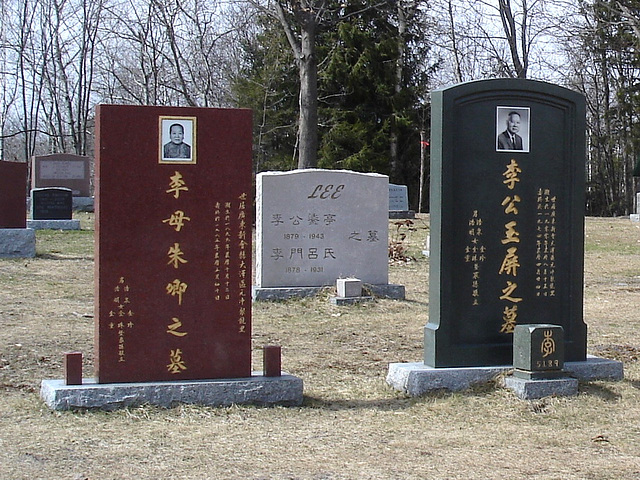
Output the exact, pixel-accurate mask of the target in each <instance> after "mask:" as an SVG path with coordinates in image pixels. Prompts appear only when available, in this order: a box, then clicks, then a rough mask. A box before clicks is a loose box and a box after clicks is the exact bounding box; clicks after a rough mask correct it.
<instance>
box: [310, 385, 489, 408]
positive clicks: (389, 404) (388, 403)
mask: <svg viewBox="0 0 640 480" xmlns="http://www.w3.org/2000/svg"><path fill="white" fill-rule="evenodd" d="M500 388H501V387H500V386H499V384H498V383H497V381H491V382H486V383H482V384H476V385H472V386H471V387H469V388H467V389H465V390H462V391H456V392H453V391H450V390H447V389H438V390H432V391H429V392H425V393H424V394H422V395H419V396H416V397H411V396H403V395H402V394H401V393H399V392H396V393H398V396H397V397H388V398H371V399H342V398H341V399H331V398H320V397H312V396H309V395H305V396H304V401H303V406H304V407H307V408H316V409H326V410H334V411H341V410H357V409H365V410H380V411H401V410H405V409H407V408H411V407H413V406H414V405H419V404H423V403H433V402H435V401H438V400H446V399H449V398H452V397H455V396H460V395H462V396H466V397H486V396H488V395H493V394H495V392H496V391H497V390H499V389H500Z"/></svg>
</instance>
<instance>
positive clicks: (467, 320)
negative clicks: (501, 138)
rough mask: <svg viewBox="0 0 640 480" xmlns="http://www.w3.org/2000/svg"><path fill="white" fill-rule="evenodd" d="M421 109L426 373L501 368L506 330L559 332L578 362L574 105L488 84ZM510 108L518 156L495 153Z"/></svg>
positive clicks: (578, 118)
mask: <svg viewBox="0 0 640 480" xmlns="http://www.w3.org/2000/svg"><path fill="white" fill-rule="evenodd" d="M432 98H433V104H432V109H433V114H432V132H431V134H432V143H431V145H432V150H431V152H432V158H431V241H432V250H431V260H430V277H429V278H430V279H429V289H430V294H429V322H428V324H427V325H426V326H425V359H424V360H425V364H426V365H428V366H432V367H454V366H458V367H467V366H489V365H510V364H511V363H512V352H513V338H512V335H513V333H512V332H513V329H514V327H515V325H516V324H532V323H536V324H537V323H541V324H555V325H561V326H562V327H563V328H564V334H565V345H564V347H565V355H566V358H565V359H566V360H567V361H581V360H585V359H586V325H585V324H584V322H583V318H582V298H583V292H582V288H583V255H584V247H583V236H584V233H583V232H584V195H585V194H584V188H585V181H584V172H585V169H584V158H585V104H584V99H583V97H582V96H581V95H580V94H578V93H575V92H572V91H569V90H567V89H564V88H561V87H558V86H555V85H551V84H547V83H542V82H535V81H529V80H511V79H499V80H486V81H479V82H471V83H466V84H462V85H458V86H455V87H452V88H448V89H444V90H438V91H435V92H434V93H433V97H432ZM498 107H503V108H501V109H499V108H498ZM514 109H518V111H520V112H521V113H522V115H521V120H522V122H521V125H520V127H521V129H520V132H519V135H520V136H521V137H523V150H520V151H500V150H498V148H497V136H498V134H500V133H501V132H502V131H504V130H505V124H506V122H505V119H506V115H507V114H508V113H509V112H510V111H512V110H514ZM498 111H500V112H501V117H500V120H498V116H497V113H498Z"/></svg>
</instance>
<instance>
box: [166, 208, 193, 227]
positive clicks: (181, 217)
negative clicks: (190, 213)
mask: <svg viewBox="0 0 640 480" xmlns="http://www.w3.org/2000/svg"><path fill="white" fill-rule="evenodd" d="M190 220H191V217H187V216H186V215H185V213H184V212H183V211H182V210H176V211H175V212H173V213H172V214H171V215H170V216H169V218H165V219H164V220H162V223H167V224H169V225H170V226H172V227H173V228H174V229H175V231H176V232H179V231H180V230H182V227H183V226H184V222H188V221H190Z"/></svg>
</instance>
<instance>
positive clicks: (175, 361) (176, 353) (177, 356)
mask: <svg viewBox="0 0 640 480" xmlns="http://www.w3.org/2000/svg"><path fill="white" fill-rule="evenodd" d="M186 369H187V366H186V364H185V362H184V359H183V358H182V350H180V349H179V348H176V349H175V350H171V352H170V353H169V364H168V365H167V370H168V371H169V373H172V374H175V373H181V372H183V371H184V370H186Z"/></svg>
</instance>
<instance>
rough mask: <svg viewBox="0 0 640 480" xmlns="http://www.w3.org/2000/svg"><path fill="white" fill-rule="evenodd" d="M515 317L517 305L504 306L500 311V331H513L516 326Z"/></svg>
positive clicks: (516, 315)
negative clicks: (501, 322) (501, 321)
mask: <svg viewBox="0 0 640 480" xmlns="http://www.w3.org/2000/svg"><path fill="white" fill-rule="evenodd" d="M517 318H518V306H517V305H514V306H513V307H504V311H503V312H502V320H503V321H504V323H503V324H502V328H500V333H513V330H514V329H515V328H516V320H517Z"/></svg>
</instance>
